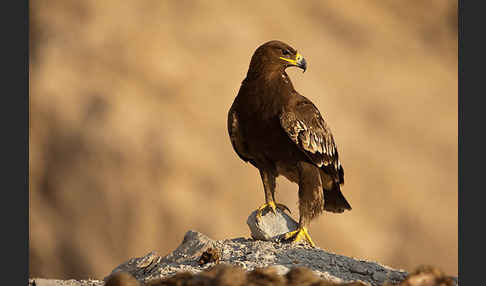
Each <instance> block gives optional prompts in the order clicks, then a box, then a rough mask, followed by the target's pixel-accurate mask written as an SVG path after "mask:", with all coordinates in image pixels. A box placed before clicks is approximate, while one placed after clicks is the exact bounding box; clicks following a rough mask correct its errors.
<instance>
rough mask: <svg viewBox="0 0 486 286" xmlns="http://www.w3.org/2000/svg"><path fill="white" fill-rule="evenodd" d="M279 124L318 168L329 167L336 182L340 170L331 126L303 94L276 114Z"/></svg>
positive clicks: (339, 180) (339, 176)
mask: <svg viewBox="0 0 486 286" xmlns="http://www.w3.org/2000/svg"><path fill="white" fill-rule="evenodd" d="M280 125H281V126H282V128H283V130H284V131H285V133H287V135H288V136H289V138H290V139H291V140H292V141H293V142H294V143H295V144H296V145H297V146H298V147H299V149H300V150H302V152H304V153H305V155H306V156H307V157H308V158H309V159H310V160H311V162H312V163H314V164H315V165H317V166H318V167H319V168H322V169H325V170H328V171H330V172H331V173H332V174H333V175H335V176H334V177H336V179H338V182H339V183H340V184H342V183H344V171H343V167H342V166H341V163H340V162H339V154H338V151H337V148H336V144H335V143H334V138H333V136H332V133H331V130H330V129H329V127H328V126H327V124H326V122H325V121H324V119H323V118H322V116H321V114H320V113H319V110H318V109H317V107H315V106H314V104H313V103H312V102H311V101H310V100H308V99H307V98H305V97H302V99H301V100H299V102H298V103H297V104H295V105H292V107H291V108H286V110H284V111H283V112H282V113H281V114H280Z"/></svg>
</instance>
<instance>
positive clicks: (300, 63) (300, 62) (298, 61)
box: [280, 53, 307, 72]
mask: <svg viewBox="0 0 486 286" xmlns="http://www.w3.org/2000/svg"><path fill="white" fill-rule="evenodd" d="M280 58H281V59H282V60H284V61H287V62H289V63H290V64H291V65H293V66H296V67H299V68H301V69H302V70H303V72H305V70H306V69H307V62H306V61H305V59H304V57H303V56H302V55H301V54H299V53H297V54H296V55H295V59H287V58H284V57H280Z"/></svg>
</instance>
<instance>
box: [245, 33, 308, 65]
mask: <svg viewBox="0 0 486 286" xmlns="http://www.w3.org/2000/svg"><path fill="white" fill-rule="evenodd" d="M288 67H298V68H301V69H302V70H303V71H304V72H305V70H306V69H307V62H306V61H305V59H304V57H303V56H302V55H301V54H299V53H298V52H297V51H296V50H295V49H294V48H292V47H291V46H289V45H287V44H286V43H284V42H281V41H270V42H266V43H265V44H263V45H261V46H259V47H258V48H257V49H256V51H255V53H254V54H253V57H252V58H251V63H250V70H252V69H255V70H258V69H262V68H263V69H272V70H276V69H277V70H282V71H283V70H285V69H286V68H288Z"/></svg>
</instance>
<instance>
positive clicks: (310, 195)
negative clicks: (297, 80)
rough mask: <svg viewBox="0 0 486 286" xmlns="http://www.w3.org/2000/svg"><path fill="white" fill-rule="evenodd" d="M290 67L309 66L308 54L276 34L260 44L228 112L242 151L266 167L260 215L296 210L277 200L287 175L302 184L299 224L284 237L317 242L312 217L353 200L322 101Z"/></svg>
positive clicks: (337, 209) (245, 158)
mask: <svg viewBox="0 0 486 286" xmlns="http://www.w3.org/2000/svg"><path fill="white" fill-rule="evenodd" d="M288 67H298V68H301V69H302V70H303V72H305V70H306V69H307V62H306V60H305V59H304V57H303V56H302V55H301V54H299V53H298V52H297V51H296V50H295V49H294V48H292V47H291V46H289V45H288V44H286V43H284V42H282V41H277V40H274V41H269V42H267V43H264V44H262V45H261V46H259V47H258V48H257V49H256V50H255V52H254V54H253V56H252V58H251V61H250V66H249V68H248V72H247V74H246V77H245V78H244V80H243V81H242V83H241V86H240V89H239V91H238V94H237V96H236V98H235V99H234V101H233V104H232V106H231V108H230V109H229V112H228V122H227V125H228V133H229V138H230V141H231V144H232V146H233V149H234V151H235V152H236V154H237V155H238V156H239V157H240V158H241V159H242V160H243V161H245V162H248V163H250V164H251V165H253V166H254V167H256V168H257V169H258V170H259V172H260V177H261V180H262V183H263V189H264V192H265V204H263V205H262V206H261V207H259V208H258V210H257V219H258V220H260V219H261V216H262V214H263V213H264V212H268V211H272V212H273V213H274V214H275V213H276V209H280V210H282V211H285V210H287V211H289V212H290V210H289V208H288V207H287V206H285V205H283V204H280V203H277V202H276V200H275V188H276V178H277V177H278V176H280V175H282V176H284V177H285V178H287V179H288V180H290V181H291V182H294V183H296V184H297V185H298V186H299V189H298V198H299V199H298V200H299V226H298V228H297V230H295V231H290V232H288V233H286V234H284V235H283V241H286V242H299V241H306V242H308V243H309V244H310V245H311V246H313V247H314V246H315V244H314V242H313V241H312V239H311V237H310V235H309V233H308V230H307V228H308V226H309V225H310V221H311V220H312V219H314V218H316V217H317V216H319V215H320V214H322V213H323V212H324V211H328V212H333V213H342V212H344V211H345V210H351V206H350V204H349V203H348V201H347V200H346V198H345V197H344V195H343V193H342V192H341V186H342V185H343V184H344V169H343V166H342V164H341V162H340V161H339V154H338V150H337V147H336V143H335V141H334V137H333V135H332V133H331V130H330V128H329V126H328V125H327V123H326V121H325V120H324V118H323V117H322V115H321V113H320V112H319V110H318V109H317V107H316V106H315V105H314V104H313V103H312V102H311V101H310V100H309V99H307V98H306V97H304V96H303V95H301V94H299V93H298V92H297V91H295V89H294V86H293V85H292V82H291V80H290V78H289V76H288V74H287V73H286V72H285V70H286V69H287V68H288Z"/></svg>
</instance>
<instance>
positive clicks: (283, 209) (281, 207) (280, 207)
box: [276, 204, 292, 214]
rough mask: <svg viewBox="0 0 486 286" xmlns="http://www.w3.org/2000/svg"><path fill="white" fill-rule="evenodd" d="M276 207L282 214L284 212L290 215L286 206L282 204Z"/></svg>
mask: <svg viewBox="0 0 486 286" xmlns="http://www.w3.org/2000/svg"><path fill="white" fill-rule="evenodd" d="M276 205H277V208H278V209H280V210H282V212H284V211H288V212H289V214H290V213H292V212H291V211H290V209H289V208H288V207H287V206H286V205H284V204H276Z"/></svg>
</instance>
